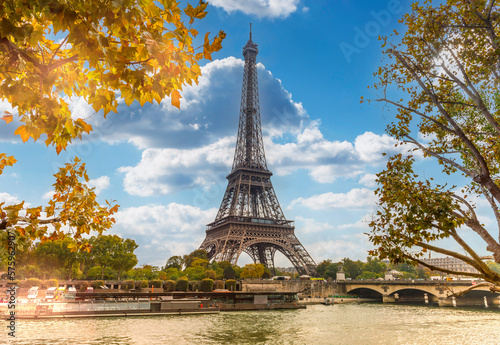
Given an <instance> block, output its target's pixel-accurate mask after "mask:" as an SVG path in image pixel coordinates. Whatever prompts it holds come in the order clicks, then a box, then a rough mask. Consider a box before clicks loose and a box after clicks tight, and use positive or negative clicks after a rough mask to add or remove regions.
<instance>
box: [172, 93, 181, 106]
mask: <svg viewBox="0 0 500 345" xmlns="http://www.w3.org/2000/svg"><path fill="white" fill-rule="evenodd" d="M170 99H171V100H172V105H173V106H174V107H177V108H178V109H180V108H181V101H180V99H181V95H180V94H179V91H177V90H172V93H171V94H170Z"/></svg>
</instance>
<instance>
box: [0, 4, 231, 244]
mask: <svg viewBox="0 0 500 345" xmlns="http://www.w3.org/2000/svg"><path fill="white" fill-rule="evenodd" d="M206 7H207V3H205V2H203V1H200V2H199V4H198V5H197V6H192V5H187V6H186V8H184V10H181V9H180V8H179V4H178V3H177V2H175V1H170V0H160V1H153V0H141V1H129V0H120V1H108V0H90V1H87V0H85V1H84V0H75V1H57V0H34V1H33V0H29V1H28V0H13V1H8V2H2V3H1V4H0V100H2V101H6V102H8V103H10V105H11V106H12V108H13V109H14V111H12V112H5V114H4V115H3V117H2V119H3V120H4V121H5V122H6V123H7V124H10V125H11V126H15V127H16V129H15V135H19V136H20V138H21V139H22V141H23V142H26V141H28V140H29V139H30V138H32V139H33V140H34V141H36V140H38V139H42V140H44V141H45V144H46V145H47V146H49V145H51V146H54V147H55V149H56V151H57V153H59V152H61V150H63V149H65V148H66V147H67V145H68V144H69V143H71V142H72V141H73V140H74V139H81V138H82V135H83V134H85V133H90V132H91V131H92V126H91V125H90V124H89V123H88V122H87V121H88V119H83V118H78V117H77V116H75V114H72V112H71V107H70V102H71V101H72V100H75V99H77V98H83V99H84V100H85V101H86V102H87V103H88V104H89V105H91V106H92V108H93V109H94V111H95V112H96V113H97V112H99V111H101V110H102V112H103V114H104V116H105V117H106V116H107V115H108V114H109V113H110V112H116V111H117V106H118V102H119V100H120V98H121V99H123V100H124V101H125V103H126V104H127V105H130V104H131V103H132V102H134V101H138V102H139V103H140V104H141V105H143V104H145V103H146V102H150V103H152V102H155V101H156V102H158V103H159V102H161V101H162V100H163V99H164V98H165V97H170V100H171V103H172V105H174V106H176V107H179V106H180V94H179V91H180V90H182V87H183V85H191V84H192V83H197V82H198V78H199V76H200V67H199V62H200V61H202V60H203V59H211V54H212V53H213V52H215V51H218V50H220V49H221V47H222V46H221V42H222V40H223V39H224V37H225V33H224V32H222V31H221V32H219V33H218V34H217V35H215V36H213V37H210V35H209V33H205V34H204V37H203V43H201V42H200V47H199V49H198V48H195V47H194V43H195V41H196V40H197V36H198V35H199V33H198V31H197V30H196V29H195V28H194V27H193V23H194V21H195V20H196V19H202V18H204V17H205V16H206V14H207V12H206ZM187 21H189V23H188V24H186V22H187ZM15 162H16V159H15V158H14V157H13V156H8V155H7V154H6V153H0V174H1V173H2V171H3V169H4V168H5V167H7V166H12V165H13V164H14V163H15ZM55 177H56V183H55V184H54V188H55V194H54V196H53V198H52V200H51V201H50V202H49V205H48V206H46V207H42V206H39V207H25V204H24V203H23V202H21V203H19V204H16V205H10V206H5V205H4V204H3V203H2V204H0V230H7V229H13V230H15V231H17V232H18V234H19V235H20V236H21V237H24V238H26V237H29V238H31V239H41V240H42V241H46V240H54V239H57V238H62V237H63V236H64V233H65V232H64V231H63V230H64V228H65V226H68V227H69V229H70V230H71V231H72V232H73V235H74V238H75V239H80V237H81V235H83V234H89V233H90V231H97V232H98V233H99V234H100V233H102V231H104V230H106V229H109V228H110V227H111V225H112V223H113V222H114V219H113V218H112V215H113V213H115V212H116V211H117V207H118V206H117V205H111V204H110V203H108V202H107V205H106V206H104V207H103V206H100V205H99V204H98V203H97V201H96V195H95V193H94V190H93V189H92V188H89V187H87V185H86V183H88V181H89V179H88V176H87V174H86V171H85V165H84V164H80V162H79V159H78V158H75V161H74V163H70V164H66V165H65V166H64V167H62V168H61V169H60V171H59V172H58V173H57V174H56V175H55ZM49 224H50V225H51V226H52V227H53V228H54V229H55V230H53V229H52V228H50V229H49V228H48V227H47V225H49ZM1 236H5V235H4V234H2V235H1Z"/></svg>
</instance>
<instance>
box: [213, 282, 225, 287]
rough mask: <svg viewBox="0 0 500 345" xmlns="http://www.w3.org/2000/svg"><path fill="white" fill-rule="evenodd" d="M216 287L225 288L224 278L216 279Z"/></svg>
mask: <svg viewBox="0 0 500 345" xmlns="http://www.w3.org/2000/svg"><path fill="white" fill-rule="evenodd" d="M214 289H224V281H223V280H216V281H214Z"/></svg>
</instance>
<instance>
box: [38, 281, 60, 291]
mask: <svg viewBox="0 0 500 345" xmlns="http://www.w3.org/2000/svg"><path fill="white" fill-rule="evenodd" d="M54 286H55V287H59V281H58V280H57V279H49V280H44V281H43V282H42V287H43V288H44V289H48V288H49V287H54Z"/></svg>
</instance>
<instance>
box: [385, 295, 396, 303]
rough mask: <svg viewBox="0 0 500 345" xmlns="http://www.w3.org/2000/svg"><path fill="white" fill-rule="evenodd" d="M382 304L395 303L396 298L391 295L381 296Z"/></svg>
mask: <svg viewBox="0 0 500 345" xmlns="http://www.w3.org/2000/svg"><path fill="white" fill-rule="evenodd" d="M382 302H383V303H396V298H395V297H394V296H392V295H382Z"/></svg>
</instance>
